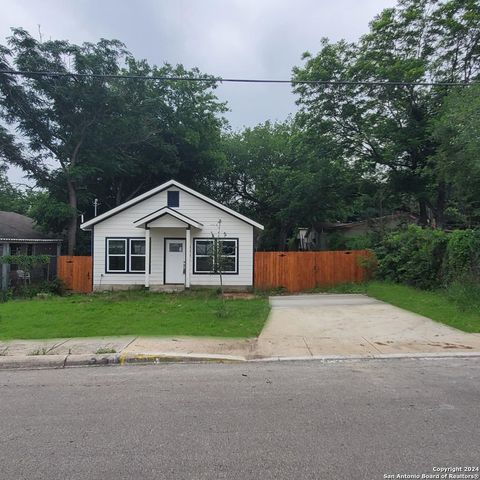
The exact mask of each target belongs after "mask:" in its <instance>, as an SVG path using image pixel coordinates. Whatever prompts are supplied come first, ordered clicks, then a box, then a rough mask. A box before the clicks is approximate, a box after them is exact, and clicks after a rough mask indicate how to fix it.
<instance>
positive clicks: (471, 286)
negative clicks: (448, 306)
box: [446, 278, 480, 312]
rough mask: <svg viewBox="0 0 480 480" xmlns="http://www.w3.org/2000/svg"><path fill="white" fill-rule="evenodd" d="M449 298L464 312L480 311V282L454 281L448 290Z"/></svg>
mask: <svg viewBox="0 0 480 480" xmlns="http://www.w3.org/2000/svg"><path fill="white" fill-rule="evenodd" d="M446 291H447V297H448V298H449V299H450V300H451V301H452V302H454V303H456V304H457V305H458V306H459V308H460V309H462V310H475V311H477V312H478V311H479V310H480V282H477V281H472V280H467V279H465V278H464V279H462V280H454V281H453V282H452V283H451V284H450V285H449V286H448V288H447V290H446Z"/></svg>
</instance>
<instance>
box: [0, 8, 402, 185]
mask: <svg viewBox="0 0 480 480" xmlns="http://www.w3.org/2000/svg"><path fill="white" fill-rule="evenodd" d="M395 3H396V2H395V0H0V43H5V39H6V37H7V36H8V35H9V32H10V28H11V27H14V26H15V27H23V28H25V29H26V30H28V31H29V32H30V33H31V34H34V35H37V36H38V31H39V28H40V30H41V33H42V36H43V38H44V39H49V38H52V39H67V40H70V41H72V42H74V43H81V42H84V41H90V42H95V41H97V40H98V39H99V38H102V37H103V38H108V39H111V38H116V39H118V40H121V41H122V42H124V43H125V44H126V45H127V47H128V49H129V50H130V51H131V52H132V53H133V54H134V55H135V56H136V57H138V58H146V59H147V60H148V61H149V62H150V63H155V64H162V63H163V62H169V63H172V64H176V63H182V64H183V65H184V66H185V67H187V68H191V67H198V68H200V70H201V71H202V72H205V73H208V74H212V75H216V76H223V77H244V78H245V77H250V78H278V79H280V78H281V79H289V78H290V77H291V70H292V67H293V66H295V65H300V64H301V55H302V53H303V52H304V51H306V50H308V51H310V52H312V53H315V52H317V51H318V49H319V45H320V39H321V38H322V37H328V38H329V39H331V40H333V41H336V40H340V39H342V38H344V39H346V40H355V39H357V38H358V37H359V36H361V35H362V34H363V33H365V32H366V31H367V29H368V23H369V22H370V20H372V18H373V17H374V16H375V15H376V14H377V13H379V12H380V11H381V10H382V9H383V8H386V7H389V6H393V5H394V4H395ZM39 26H40V27H39ZM217 95H218V96H219V97H220V98H221V99H222V100H226V101H228V106H229V108H230V112H229V113H228V115H227V116H228V119H229V121H230V123H231V125H232V127H233V128H235V129H237V128H241V127H243V126H253V125H255V124H257V123H259V122H263V121H265V120H283V119H285V118H286V117H287V116H288V115H289V114H291V113H293V112H294V111H295V98H294V96H293V95H292V93H291V89H290V85H288V84H285V85H255V84H253V85H252V84H226V85H221V86H220V87H219V88H218V90H217ZM11 177H14V178H15V179H16V181H18V178H19V177H18V175H17V174H13V172H12V175H11ZM14 178H12V180H13V179H14Z"/></svg>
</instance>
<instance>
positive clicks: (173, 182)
mask: <svg viewBox="0 0 480 480" xmlns="http://www.w3.org/2000/svg"><path fill="white" fill-rule="evenodd" d="M170 187H176V188H178V189H180V190H183V191H184V192H187V193H189V194H190V195H193V196H194V197H197V198H199V199H200V200H203V201H204V202H206V203H209V204H210V205H213V206H214V207H216V208H218V209H220V210H223V211H224V212H227V213H228V214H230V215H232V216H233V217H236V218H238V219H240V220H242V221H244V222H245V223H248V224H250V225H253V226H254V227H257V228H259V229H260V230H263V225H261V224H260V223H257V222H255V221H253V220H251V219H250V218H248V217H245V216H244V215H242V214H240V213H238V212H236V211H235V210H232V209H231V208H228V207H226V206H225V205H222V204H221V203H218V202H216V201H215V200H212V199H211V198H208V197H207V196H205V195H203V194H201V193H199V192H196V191H195V190H193V189H191V188H189V187H187V186H185V185H183V184H181V183H180V182H177V181H176V180H169V181H168V182H165V183H163V184H162V185H159V186H158V187H155V188H153V189H152V190H149V191H148V192H145V193H142V194H141V195H139V196H138V197H135V198H132V199H131V200H129V201H128V202H125V203H122V204H121V205H119V206H118V207H115V208H112V209H111V210H108V212H105V213H102V214H101V215H98V216H97V217H94V218H92V219H90V220H88V221H86V222H84V223H82V224H81V225H80V228H81V229H82V230H90V227H92V226H93V225H95V224H97V223H99V222H102V221H103V220H106V219H107V218H110V217H112V216H113V215H116V214H117V213H120V212H122V211H123V210H126V209H127V208H129V207H131V206H133V205H136V204H137V203H140V202H142V201H143V200H146V199H147V198H150V197H152V196H153V195H156V194H157V193H160V192H163V191H164V190H166V189H168V188H170Z"/></svg>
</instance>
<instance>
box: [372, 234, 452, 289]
mask: <svg viewBox="0 0 480 480" xmlns="http://www.w3.org/2000/svg"><path fill="white" fill-rule="evenodd" d="M446 248H447V234H446V233H445V232H443V231H441V230H433V229H431V228H422V227H419V226H417V225H409V226H408V227H407V228H406V229H405V230H401V231H397V232H393V233H389V234H387V235H386V236H385V238H384V239H383V241H382V242H381V243H380V244H379V246H378V247H377V248H376V249H375V253H376V255H377V259H378V270H377V272H378V276H379V277H380V278H382V279H385V280H390V281H394V282H398V283H405V284H407V285H412V286H414V287H418V288H423V289H432V288H437V287H440V286H441V285H442V276H441V275H442V266H443V258H444V255H445V251H446Z"/></svg>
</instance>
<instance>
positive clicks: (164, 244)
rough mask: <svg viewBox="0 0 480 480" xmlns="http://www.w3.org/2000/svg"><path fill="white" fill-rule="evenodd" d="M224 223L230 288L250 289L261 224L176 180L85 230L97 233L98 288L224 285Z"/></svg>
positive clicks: (94, 243) (90, 223)
mask: <svg viewBox="0 0 480 480" xmlns="http://www.w3.org/2000/svg"><path fill="white" fill-rule="evenodd" d="M219 225H220V238H221V240H220V241H219V243H220V246H221V249H220V250H221V253H222V255H221V260H222V261H221V266H222V271H223V275H222V277H223V283H224V285H226V286H228V287H235V288H248V287H251V286H252V285H253V257H254V252H253V241H254V228H259V229H261V230H263V226H262V225H260V224H259V223H257V222H254V221H253V220H250V219H249V218H247V217H245V216H243V215H241V214H239V213H237V212H235V211H234V210H231V209H230V208H227V207H225V206H224V205H222V204H220V203H218V202H216V201H214V200H212V199H210V198H208V197H206V196H205V195H202V194H201V193H198V192H196V191H195V190H192V189H191V188H188V187H186V186H185V185H182V184H181V183H179V182H177V181H175V180H170V181H168V182H166V183H164V184H163V185H160V186H158V187H156V188H154V189H153V190H150V191H148V192H146V193H144V194H142V195H139V196H138V197H136V198H133V199H132V200H129V201H128V202H125V203H123V204H122V205H119V206H118V207H115V208H112V209H111V210H109V211H108V212H105V213H103V214H101V215H98V216H97V217H95V218H92V219H91V220H89V221H87V222H85V223H83V224H82V225H81V226H80V227H81V228H82V229H83V230H91V232H92V255H93V288H94V290H108V289H122V288H130V287H134V286H145V287H149V288H150V289H152V290H153V289H158V290H162V289H171V288H182V287H186V288H189V287H191V286H192V287H195V286H214V285H219V276H218V273H215V272H216V270H217V269H216V268H215V265H214V262H215V260H216V259H215V255H214V240H213V238H212V234H213V235H214V236H215V237H219V230H218V229H219ZM217 251H218V249H217ZM217 259H218V256H217Z"/></svg>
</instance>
